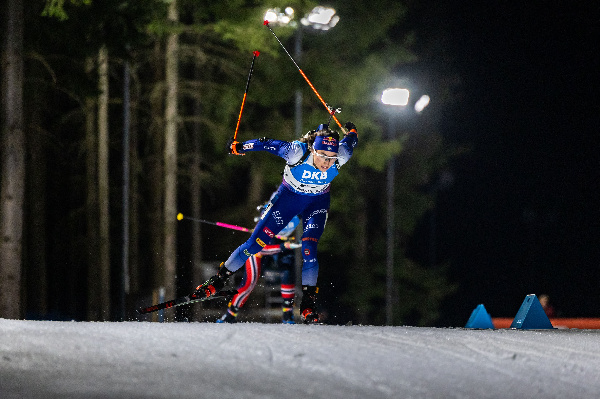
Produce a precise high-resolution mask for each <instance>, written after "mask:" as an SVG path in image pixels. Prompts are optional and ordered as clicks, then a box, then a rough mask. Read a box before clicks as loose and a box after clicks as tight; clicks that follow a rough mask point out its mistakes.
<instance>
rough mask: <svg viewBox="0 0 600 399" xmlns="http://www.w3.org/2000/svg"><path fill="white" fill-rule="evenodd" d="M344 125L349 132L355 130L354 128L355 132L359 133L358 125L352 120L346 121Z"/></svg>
mask: <svg viewBox="0 0 600 399" xmlns="http://www.w3.org/2000/svg"><path fill="white" fill-rule="evenodd" d="M344 127H345V128H346V130H347V131H348V133H350V132H351V131H353V130H354V133H357V131H356V126H355V125H354V123H352V122H346V124H345V125H344Z"/></svg>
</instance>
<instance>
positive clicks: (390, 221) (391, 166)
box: [381, 88, 410, 326]
mask: <svg viewBox="0 0 600 399" xmlns="http://www.w3.org/2000/svg"><path fill="white" fill-rule="evenodd" d="M409 96H410V92H409V91H408V90H407V89H399V88H389V89H385V90H384V91H383V93H382V95H381V102H382V103H383V104H386V105H388V106H392V107H394V108H397V107H404V106H406V104H408V98H409ZM391 111H392V112H391V115H390V121H389V130H388V134H387V139H388V140H393V139H394V138H395V136H396V124H397V114H398V111H399V110H398V109H393V110H391ZM395 168H396V157H395V156H392V158H391V159H390V160H389V162H388V167H387V177H386V192H387V222H386V225H387V230H386V247H387V251H386V296H385V320H386V324H387V325H388V326H390V325H392V323H393V319H394V318H393V316H394V313H393V305H392V298H393V295H392V293H393V290H394V212H395V207H394V180H395Z"/></svg>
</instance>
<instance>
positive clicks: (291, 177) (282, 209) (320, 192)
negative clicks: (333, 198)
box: [225, 131, 358, 286]
mask: <svg viewBox="0 0 600 399" xmlns="http://www.w3.org/2000/svg"><path fill="white" fill-rule="evenodd" d="M357 143H358V136H357V134H356V133H355V132H354V131H351V132H350V133H348V134H347V135H346V136H345V137H344V138H343V139H342V140H340V142H339V149H338V154H337V157H338V159H337V161H336V162H334V163H333V164H332V165H331V167H330V168H329V169H327V171H325V172H321V171H320V170H319V169H317V168H316V167H315V166H314V165H313V155H312V154H311V153H310V149H309V148H308V144H307V143H303V142H300V141H292V142H288V141H281V140H273V139H268V138H263V139H256V140H248V141H245V142H243V143H242V145H243V149H244V152H249V151H267V152H270V153H272V154H275V155H277V156H279V157H281V158H283V159H284V160H285V161H286V166H285V169H284V172H283V182H282V183H281V185H280V186H279V188H278V189H277V192H276V194H275V195H274V196H273V198H271V201H270V202H269V204H268V205H267V208H266V210H265V211H264V212H263V214H262V216H261V218H260V220H259V221H258V223H257V225H256V227H255V228H254V231H253V232H252V235H251V236H250V238H249V239H248V241H246V242H245V243H243V244H242V245H240V246H239V247H238V248H237V249H236V250H235V251H233V253H232V254H231V256H230V257H229V259H227V261H226V262H225V267H226V268H227V269H228V270H230V271H232V272H235V271H236V270H238V269H240V268H241V267H242V266H243V265H244V263H245V262H246V260H247V259H248V258H249V257H250V256H252V255H254V254H256V253H258V252H260V250H261V249H262V248H263V247H264V246H265V245H266V244H268V243H269V242H270V241H271V238H273V236H274V235H275V234H278V233H279V232H280V231H281V230H282V229H283V228H284V227H285V226H286V225H287V224H288V223H289V221H290V220H292V218H293V217H294V216H296V215H301V217H302V221H303V234H302V258H303V265H302V285H310V286H316V285H317V277H318V274H319V262H318V261H317V243H318V242H319V238H321V235H322V234H323V230H324V228H325V223H326V222H327V215H328V212H329V204H330V196H329V187H330V185H331V181H332V180H333V179H334V178H335V177H336V176H337V174H338V172H339V169H340V167H342V166H343V165H344V164H345V163H346V162H348V160H349V159H350V157H351V156H352V152H353V150H354V147H355V146H356V144H357ZM307 152H309V153H308V154H307Z"/></svg>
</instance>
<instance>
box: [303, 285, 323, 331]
mask: <svg viewBox="0 0 600 399" xmlns="http://www.w3.org/2000/svg"><path fill="white" fill-rule="evenodd" d="M318 292H319V288H318V287H314V286H310V285H303V286H302V302H301V303H300V319H301V320H302V323H304V324H317V323H318V322H319V314H318V313H317V308H316V301H317V293H318Z"/></svg>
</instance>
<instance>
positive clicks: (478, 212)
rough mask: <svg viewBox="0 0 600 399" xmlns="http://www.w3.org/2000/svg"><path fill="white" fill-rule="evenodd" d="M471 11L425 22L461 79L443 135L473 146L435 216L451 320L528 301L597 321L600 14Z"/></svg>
mask: <svg viewBox="0 0 600 399" xmlns="http://www.w3.org/2000/svg"><path fill="white" fill-rule="evenodd" d="M472 3H473V4H471V5H467V4H465V3H460V5H456V6H452V5H449V4H447V3H445V4H444V5H443V6H441V7H440V8H437V9H436V10H434V11H431V12H430V13H429V15H428V16H427V17H425V18H423V20H428V21H429V22H430V23H432V22H433V23H436V24H439V25H440V26H443V27H444V30H445V32H446V37H445V46H446V48H445V51H447V52H448V54H450V58H452V68H454V69H455V70H457V72H458V73H459V74H460V76H461V85H460V89H459V92H460V93H459V96H458V98H457V101H456V104H455V105H454V106H453V107H451V110H449V111H447V112H446V114H445V115H444V118H443V121H442V123H441V127H440V129H441V132H442V134H443V135H444V136H445V137H446V138H447V139H448V140H449V141H450V142H453V143H463V144H464V143H469V144H471V146H472V148H473V150H472V151H471V153H470V154H469V155H466V156H463V157H461V158H460V159H458V160H456V161H455V162H454V163H453V168H452V170H453V173H454V177H455V180H454V184H453V185H452V187H450V188H449V189H447V190H445V191H444V192H442V193H441V194H440V197H439V203H438V208H437V218H436V222H437V223H436V227H437V231H438V238H437V244H438V248H437V250H438V257H439V258H441V259H442V260H451V264H452V267H451V270H450V273H451V276H452V278H453V280H455V281H460V284H461V288H460V290H459V291H458V292H457V294H456V295H455V296H454V297H453V298H451V299H450V300H449V301H448V306H447V309H446V311H445V319H447V320H448V321H451V322H453V323H455V322H456V321H455V320H453V318H457V317H458V320H460V319H461V318H465V321H466V318H468V316H469V314H470V311H471V310H472V309H474V308H475V306H476V305H477V304H479V303H483V304H485V306H486V309H487V310H488V311H489V312H490V313H491V314H492V316H506V317H513V316H514V315H515V314H516V312H517V310H518V308H519V306H520V304H521V303H522V301H523V299H524V298H525V296H526V295H527V294H531V293H535V294H537V295H540V294H542V293H546V294H549V295H550V297H551V300H552V302H553V303H554V305H555V307H556V308H557V310H558V311H559V312H561V313H562V315H563V316H596V317H598V316H600V250H599V247H600V245H599V242H598V240H599V238H600V234H599V233H600V207H599V206H598V204H597V202H598V201H597V200H596V198H597V197H598V192H599V189H600V183H599V180H600V179H599V178H600V173H599V172H598V169H599V166H600V163H599V162H598V160H599V159H600V157H599V156H598V155H597V154H598V151H600V146H599V144H600V140H599V131H600V121H599V115H600V106H599V102H598V89H599V88H600V86H599V85H598V83H599V82H598V74H599V72H600V62H599V55H598V37H599V36H600V32H599V26H600V19H599V18H598V16H599V15H600V14H599V13H598V8H599V6H598V5H594V6H592V5H589V6H587V9H585V8H582V7H581V6H574V5H573V4H574V3H575V2H566V1H564V2H557V1H548V2H539V3H538V2H526V3H525V2H501V3H504V4H502V5H501V4H499V3H500V2H494V1H493V2H489V1H477V2H472ZM517 3H519V4H517Z"/></svg>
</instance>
